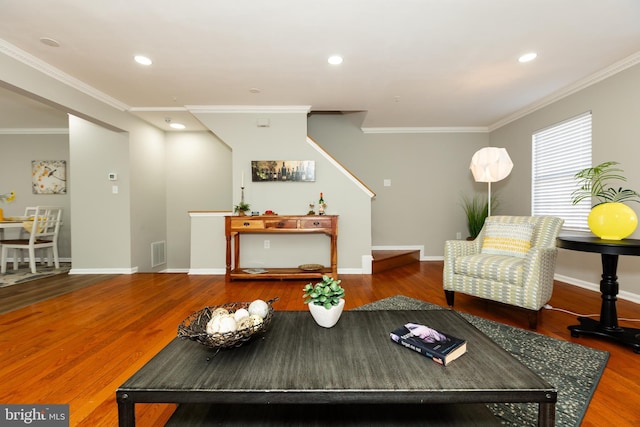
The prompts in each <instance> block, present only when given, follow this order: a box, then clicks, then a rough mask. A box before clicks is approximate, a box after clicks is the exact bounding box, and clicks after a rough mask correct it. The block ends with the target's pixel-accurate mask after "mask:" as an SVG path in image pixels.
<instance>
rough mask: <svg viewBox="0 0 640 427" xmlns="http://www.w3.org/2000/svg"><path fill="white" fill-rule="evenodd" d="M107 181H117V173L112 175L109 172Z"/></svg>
mask: <svg viewBox="0 0 640 427" xmlns="http://www.w3.org/2000/svg"><path fill="white" fill-rule="evenodd" d="M108 177H109V181H116V180H117V179H118V174H117V173H113V172H109V175H108Z"/></svg>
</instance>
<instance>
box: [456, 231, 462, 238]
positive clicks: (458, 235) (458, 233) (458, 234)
mask: <svg viewBox="0 0 640 427" xmlns="http://www.w3.org/2000/svg"><path fill="white" fill-rule="evenodd" d="M456 239H458V240H460V239H462V233H461V232H459V231H458V232H457V233H456Z"/></svg>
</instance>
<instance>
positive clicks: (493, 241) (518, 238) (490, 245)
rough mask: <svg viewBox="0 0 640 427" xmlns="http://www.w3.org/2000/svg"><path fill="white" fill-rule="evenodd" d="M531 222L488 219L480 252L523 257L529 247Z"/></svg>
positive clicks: (531, 232)
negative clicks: (512, 222) (519, 222)
mask: <svg viewBox="0 0 640 427" xmlns="http://www.w3.org/2000/svg"><path fill="white" fill-rule="evenodd" d="M532 234H533V224H529V223H521V224H511V223H504V222H496V221H490V220H488V221H487V223H486V230H485V232H484V240H483V241H482V249H481V251H480V252H481V253H483V254H491V255H507V256H515V257H519V258H524V257H525V255H526V254H527V252H529V249H531V235H532Z"/></svg>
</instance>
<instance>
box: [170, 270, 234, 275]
mask: <svg viewBox="0 0 640 427" xmlns="http://www.w3.org/2000/svg"><path fill="white" fill-rule="evenodd" d="M163 273H184V271H174V270H173V269H172V270H166V271H163ZM187 273H188V274H193V275H198V274H222V275H223V276H224V275H225V274H226V273H227V270H226V269H224V268H190V269H188V270H187Z"/></svg>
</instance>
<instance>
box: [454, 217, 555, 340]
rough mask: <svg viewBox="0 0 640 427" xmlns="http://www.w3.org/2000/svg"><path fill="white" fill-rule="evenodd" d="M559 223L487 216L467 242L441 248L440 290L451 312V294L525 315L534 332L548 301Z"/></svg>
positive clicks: (540, 219) (548, 219) (455, 241)
mask: <svg viewBox="0 0 640 427" xmlns="http://www.w3.org/2000/svg"><path fill="white" fill-rule="evenodd" d="M562 223H563V220H562V219H560V218H556V217H551V216H491V217H489V218H487V219H486V221H485V224H484V227H483V228H482V230H481V231H480V234H479V235H478V237H476V239H475V240H473V241H462V240H449V241H447V242H445V249H444V271H443V287H444V292H445V296H446V298H447V304H448V305H449V306H450V307H453V303H454V295H455V292H462V293H464V294H468V295H473V296H476V297H480V298H485V299H489V300H493V301H498V302H501V303H505V304H510V305H514V306H517V307H521V308H523V309H526V310H528V314H529V327H530V328H531V329H536V327H537V324H538V319H539V316H540V312H541V309H542V307H543V306H544V305H545V304H546V303H547V302H549V300H550V299H551V293H552V291H553V275H554V271H555V266H556V258H557V255H558V250H557V248H556V238H557V237H558V234H559V233H560V229H561V228H562Z"/></svg>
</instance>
